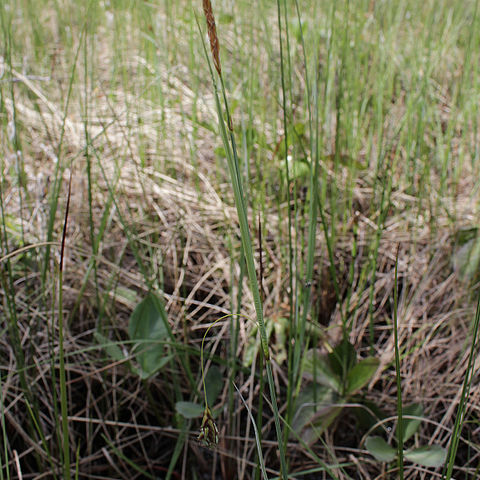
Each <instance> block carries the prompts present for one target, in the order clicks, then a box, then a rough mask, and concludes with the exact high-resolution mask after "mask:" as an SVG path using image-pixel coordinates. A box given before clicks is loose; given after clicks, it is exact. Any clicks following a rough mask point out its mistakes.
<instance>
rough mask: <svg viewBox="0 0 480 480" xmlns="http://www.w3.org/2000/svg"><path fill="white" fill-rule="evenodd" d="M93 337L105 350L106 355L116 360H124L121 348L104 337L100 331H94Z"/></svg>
mask: <svg viewBox="0 0 480 480" xmlns="http://www.w3.org/2000/svg"><path fill="white" fill-rule="evenodd" d="M93 337H94V338H95V340H96V341H97V343H98V344H99V345H100V346H101V347H102V348H103V349H104V350H105V352H107V355H108V356H109V357H110V358H111V359H112V360H115V361H116V362H119V361H122V360H125V355H124V354H123V352H122V350H121V348H120V347H119V346H118V345H117V344H116V343H114V342H112V341H111V340H109V339H108V338H107V337H104V336H103V335H102V334H101V333H99V332H95V333H94V334H93Z"/></svg>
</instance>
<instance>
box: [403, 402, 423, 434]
mask: <svg viewBox="0 0 480 480" xmlns="http://www.w3.org/2000/svg"><path fill="white" fill-rule="evenodd" d="M403 415H404V416H406V415H412V416H414V417H422V416H423V407H422V406H421V405H420V404H419V403H412V405H408V407H405V408H404V409H403ZM420 423H421V420H416V419H413V418H404V419H403V441H404V442H406V441H407V440H408V439H409V438H410V437H412V436H413V435H414V434H415V432H416V431H417V430H418V427H419V426H420Z"/></svg>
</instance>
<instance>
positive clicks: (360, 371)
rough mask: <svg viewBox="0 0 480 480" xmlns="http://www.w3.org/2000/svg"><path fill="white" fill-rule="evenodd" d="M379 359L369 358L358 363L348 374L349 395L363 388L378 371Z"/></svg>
mask: <svg viewBox="0 0 480 480" xmlns="http://www.w3.org/2000/svg"><path fill="white" fill-rule="evenodd" d="M379 364H380V361H379V360H378V358H374V357H367V358H364V359H363V360H361V361H360V362H358V363H357V364H356V365H355V366H354V367H353V368H352V369H351V370H350V371H349V372H348V374H347V395H351V394H353V393H355V392H356V391H357V390H360V389H361V388H363V387H364V386H365V385H366V384H367V383H368V382H369V381H370V379H371V378H372V377H373V375H374V374H375V372H376V371H377V368H378V365H379Z"/></svg>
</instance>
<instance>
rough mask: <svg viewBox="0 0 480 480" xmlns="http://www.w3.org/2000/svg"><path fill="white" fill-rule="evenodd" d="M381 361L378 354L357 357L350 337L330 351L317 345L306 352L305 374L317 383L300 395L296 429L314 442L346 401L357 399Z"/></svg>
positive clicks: (306, 440)
mask: <svg viewBox="0 0 480 480" xmlns="http://www.w3.org/2000/svg"><path fill="white" fill-rule="evenodd" d="M379 363H380V362H379V360H378V359H377V358H374V357H366V358H364V359H362V360H360V361H357V353H356V351H355V348H354V346H353V345H352V344H351V343H350V342H349V341H348V340H346V339H344V340H342V342H340V344H339V345H338V346H337V347H335V348H334V349H332V350H331V352H330V353H329V354H327V355H319V354H318V353H317V351H316V350H315V349H311V350H308V351H307V352H305V355H304V357H303V361H302V371H303V376H304V377H307V378H311V379H312V380H313V383H310V384H308V385H307V386H306V387H304V388H303V389H302V390H301V392H300V394H299V396H298V398H297V401H296V411H297V414H296V415H295V417H294V419H293V422H292V428H293V429H294V431H295V432H296V433H297V434H298V435H300V436H301V438H302V439H303V440H304V441H305V442H307V443H309V444H311V443H313V442H314V441H315V440H316V439H317V438H319V437H320V435H321V434H322V433H323V432H324V431H325V429H326V428H328V426H329V425H330V424H331V423H332V422H333V420H335V418H336V417H337V416H338V415H339V414H340V412H341V411H342V409H343V407H342V405H344V404H346V403H350V402H352V401H356V397H355V395H356V394H357V393H358V392H359V391H360V390H361V389H362V388H363V387H364V386H365V385H367V383H368V382H369V381H370V380H371V378H372V377H373V375H374V374H375V372H376V371H377V368H378V365H379Z"/></svg>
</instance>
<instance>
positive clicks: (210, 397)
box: [205, 365, 223, 407]
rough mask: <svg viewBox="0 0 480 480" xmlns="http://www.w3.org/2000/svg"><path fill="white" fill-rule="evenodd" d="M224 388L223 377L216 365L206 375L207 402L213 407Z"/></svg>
mask: <svg viewBox="0 0 480 480" xmlns="http://www.w3.org/2000/svg"><path fill="white" fill-rule="evenodd" d="M222 388H223V375H222V372H221V371H220V369H219V368H218V367H217V366H216V365H212V366H211V367H210V368H209V369H208V372H207V374H206V375H205V389H206V390H207V401H208V405H209V406H210V407H211V406H212V405H214V404H215V401H216V400H217V397H218V395H219V394H220V392H221V391H222Z"/></svg>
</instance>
